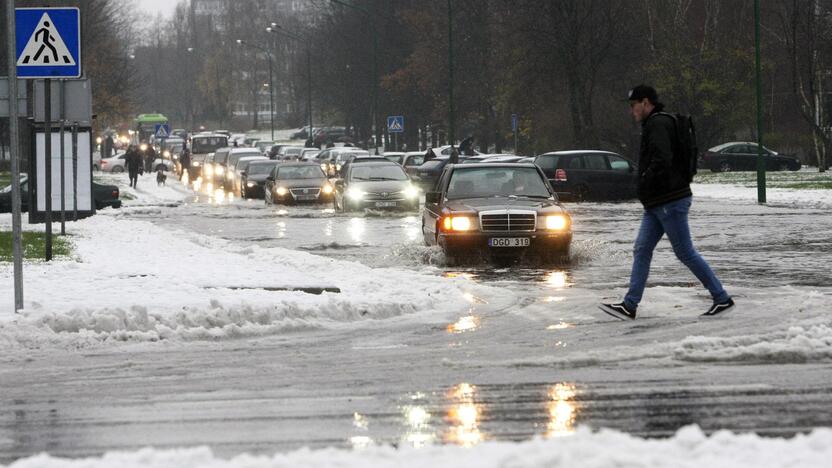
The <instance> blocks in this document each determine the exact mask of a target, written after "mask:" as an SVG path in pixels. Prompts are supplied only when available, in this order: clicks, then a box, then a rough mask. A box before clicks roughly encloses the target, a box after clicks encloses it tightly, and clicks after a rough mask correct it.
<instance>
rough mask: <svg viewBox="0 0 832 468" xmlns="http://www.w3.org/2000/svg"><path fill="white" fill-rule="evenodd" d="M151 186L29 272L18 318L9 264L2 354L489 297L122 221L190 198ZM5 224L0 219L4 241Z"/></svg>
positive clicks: (267, 330)
mask: <svg viewBox="0 0 832 468" xmlns="http://www.w3.org/2000/svg"><path fill="white" fill-rule="evenodd" d="M146 186H147V188H146V189H144V193H143V191H142V184H141V183H140V186H139V191H134V192H133V193H135V194H136V199H135V200H128V201H127V202H126V203H125V205H126V208H125V209H124V210H121V211H120V210H111V209H108V210H103V211H102V212H101V213H100V214H99V215H97V216H94V217H92V218H88V219H85V220H82V221H80V222H78V223H73V224H69V225H68V229H67V230H68V233H70V234H71V235H70V241H71V243H72V244H73V246H74V254H73V258H69V259H58V260H56V261H53V262H52V263H50V264H47V263H43V262H40V263H38V262H35V263H27V264H26V266H25V268H24V284H25V301H26V302H25V311H24V313H22V314H19V315H15V314H13V313H12V310H13V303H12V299H13V294H12V291H11V288H12V268H11V264H2V265H0V348H6V349H8V348H16V347H21V346H22V347H24V348H39V347H43V346H50V345H69V346H71V347H85V346H90V345H93V344H96V343H100V342H103V341H113V340H116V341H157V340H169V339H186V340H187V339H220V338H228V337H239V336H258V335H266V334H274V333H280V332H283V331H289V330H299V329H310V328H330V327H340V326H349V325H350V324H355V323H367V322H368V321H372V320H379V319H388V318H391V317H401V316H411V317H416V319H419V318H421V317H424V316H427V317H431V316H432V317H433V318H437V315H434V313H436V314H439V315H438V316H439V317H441V316H442V314H443V313H450V312H458V311H460V310H466V308H467V307H468V306H470V301H471V298H472V295H473V296H477V295H479V294H483V293H485V291H487V288H484V287H481V286H477V285H472V284H470V283H467V282H464V281H462V280H460V281H448V280H447V279H444V278H438V277H436V276H429V275H422V274H419V273H416V272H412V271H405V270H398V269H373V268H369V267H366V266H363V265H361V264H358V263H354V262H348V261H339V260H333V259H327V258H323V257H319V256H315V255H312V254H310V253H305V252H298V251H293V250H287V249H280V248H260V247H257V246H246V245H240V244H234V243H232V242H229V241H226V240H222V239H217V238H213V237H209V236H204V235H200V234H195V233H192V232H177V231H171V230H168V229H165V228H162V227H159V226H156V225H154V224H153V223H150V222H145V221H139V220H131V219H129V217H127V216H123V213H124V212H127V211H129V210H130V209H141V208H137V207H140V206H143V205H146V204H147V203H148V202H149V201H152V202H154V203H164V202H166V201H176V200H177V199H179V200H181V199H182V198H183V197H185V196H192V194H191V195H187V191H186V190H184V188H183V187H181V186H179V187H177V188H171V187H170V186H169V187H167V188H156V187H155V183H154V184H153V186H150V184H147V185H146ZM131 207H132V208H131ZM10 222H11V221H10V217H9V216H8V215H3V216H0V229H7V228H9V225H10ZM26 228H27V229H29V228H37V229H40V227H37V226H34V227H32V226H27V227H26ZM320 289H324V290H325V291H324V292H323V293H321V291H320Z"/></svg>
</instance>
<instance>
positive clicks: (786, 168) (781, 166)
mask: <svg viewBox="0 0 832 468" xmlns="http://www.w3.org/2000/svg"><path fill="white" fill-rule="evenodd" d="M777 170H778V171H788V170H789V165H788V164H786V163H782V164H780V167H779V168H778V169H777Z"/></svg>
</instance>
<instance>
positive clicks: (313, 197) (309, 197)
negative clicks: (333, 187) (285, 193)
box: [295, 195, 318, 201]
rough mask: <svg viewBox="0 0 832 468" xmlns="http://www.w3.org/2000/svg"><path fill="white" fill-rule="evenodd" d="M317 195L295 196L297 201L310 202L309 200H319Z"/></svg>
mask: <svg viewBox="0 0 832 468" xmlns="http://www.w3.org/2000/svg"><path fill="white" fill-rule="evenodd" d="M317 199H318V196H317V195H297V196H295V200H298V201H309V200H317Z"/></svg>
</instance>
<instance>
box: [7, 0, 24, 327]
mask: <svg viewBox="0 0 832 468" xmlns="http://www.w3.org/2000/svg"><path fill="white" fill-rule="evenodd" d="M15 19H16V18H15V13H14V0H6V44H7V48H6V52H7V56H8V57H14V56H15V48H16V42H15ZM8 74H9V157H10V158H11V163H12V164H11V166H12V167H11V169H12V256H13V257H14V311H15V312H18V311H20V310H22V309H23V245H22V243H23V242H22V232H21V224H20V223H21V220H20V163H19V158H20V146H19V138H20V134H19V129H18V121H17V119H18V108H17V67H16V66H15V63H14V61H13V60H8Z"/></svg>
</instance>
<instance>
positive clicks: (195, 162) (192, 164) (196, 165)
mask: <svg viewBox="0 0 832 468" xmlns="http://www.w3.org/2000/svg"><path fill="white" fill-rule="evenodd" d="M191 167H199V161H194V162H192V163H191Z"/></svg>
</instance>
